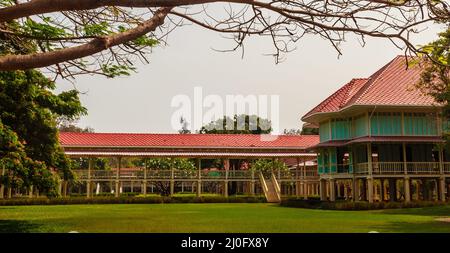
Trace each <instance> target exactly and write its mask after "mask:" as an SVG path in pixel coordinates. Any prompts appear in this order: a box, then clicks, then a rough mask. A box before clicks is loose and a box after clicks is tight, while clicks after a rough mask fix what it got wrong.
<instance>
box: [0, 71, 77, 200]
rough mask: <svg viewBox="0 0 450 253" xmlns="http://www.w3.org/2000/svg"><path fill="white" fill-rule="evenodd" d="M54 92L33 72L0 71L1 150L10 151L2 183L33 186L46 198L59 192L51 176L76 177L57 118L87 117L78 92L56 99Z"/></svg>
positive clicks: (51, 85) (40, 76)
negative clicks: (59, 135)
mask: <svg viewBox="0 0 450 253" xmlns="http://www.w3.org/2000/svg"><path fill="white" fill-rule="evenodd" d="M53 89H55V83H54V82H52V81H51V80H49V79H48V78H46V77H45V76H43V75H42V74H41V73H40V72H38V71H35V70H27V71H10V72H0V122H1V124H2V128H1V129H2V131H3V136H4V137H2V138H5V139H3V140H1V145H2V146H1V147H0V149H2V150H4V152H6V153H5V154H6V155H5V156H1V157H2V158H0V159H1V160H0V163H1V164H3V165H4V166H5V167H6V175H5V177H3V179H2V180H3V181H8V182H9V183H8V184H11V183H12V182H17V183H19V182H20V184H22V185H23V186H25V187H29V186H31V185H33V186H34V187H36V188H35V189H38V190H39V191H40V192H43V193H46V194H48V195H54V194H55V188H54V186H55V183H56V181H55V177H53V176H52V174H55V173H57V172H62V174H63V175H64V178H65V179H69V178H71V177H72V173H71V170H70V169H71V162H70V160H69V159H68V158H67V157H66V156H65V154H64V152H63V150H62V148H61V147H60V145H59V141H58V129H57V128H56V119H57V118H58V117H61V116H64V117H67V118H69V119H75V118H77V117H79V116H81V115H83V114H85V113H86V109H85V108H84V107H82V106H81V103H80V101H79V98H78V92H77V91H75V90H71V91H67V92H62V93H60V94H58V95H55V94H53V93H52V91H53ZM8 140H10V141H8ZM11 150H15V151H11ZM11 152H12V153H11ZM8 154H9V155H8ZM8 157H9V158H8ZM11 157H17V159H16V160H11V159H10V158H11ZM5 159H6V160H5ZM11 161H12V162H13V164H14V166H12V165H13V164H12V163H11Z"/></svg>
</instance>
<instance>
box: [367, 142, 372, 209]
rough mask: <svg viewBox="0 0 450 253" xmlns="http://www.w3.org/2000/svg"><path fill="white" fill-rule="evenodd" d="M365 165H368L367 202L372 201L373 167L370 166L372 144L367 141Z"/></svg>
mask: <svg viewBox="0 0 450 253" xmlns="http://www.w3.org/2000/svg"><path fill="white" fill-rule="evenodd" d="M367 167H368V174H369V176H368V177H367V191H366V193H367V200H368V201H369V203H372V202H373V195H374V194H373V177H372V174H373V167H372V144H371V143H367Z"/></svg>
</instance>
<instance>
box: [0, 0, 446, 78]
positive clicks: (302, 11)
mask: <svg viewBox="0 0 450 253" xmlns="http://www.w3.org/2000/svg"><path fill="white" fill-rule="evenodd" d="M449 13H450V12H449V7H448V2H447V1H444V0H414V1H411V0H399V1H396V0H342V1H322V0H293V1H258V0H224V1H219V2H218V1H216V0H134V1H130V0H78V1H73V0H28V1H14V0H0V40H1V43H0V47H2V46H5V45H6V47H7V48H9V51H7V52H4V53H3V56H0V70H19V69H20V70H23V69H30V68H41V67H47V68H48V69H49V70H50V71H52V72H54V73H56V74H57V75H59V76H62V77H75V76H76V75H78V74H86V73H89V74H92V73H96V74H103V75H106V76H108V77H114V76H117V75H127V74H129V73H130V72H132V71H134V62H135V61H136V60H138V61H139V60H140V61H143V62H148V59H147V53H148V52H149V51H151V49H152V47H154V46H155V45H157V44H158V43H161V42H164V41H165V39H166V37H167V36H166V35H167V34H168V33H170V32H171V31H172V30H173V29H174V28H176V27H178V26H182V25H185V24H186V23H189V24H196V25H198V26H200V27H202V28H204V29H207V30H210V31H214V32H218V33H223V34H226V35H227V36H228V38H229V39H231V40H233V41H235V47H232V48H230V50H237V49H243V47H242V46H243V44H244V41H245V40H246V39H247V38H248V37H250V36H253V35H258V36H267V37H269V38H270V39H271V41H272V43H273V53H272V54H271V55H273V56H274V58H275V60H276V62H278V61H279V60H282V59H283V53H286V52H289V51H291V50H293V49H295V43H296V42H298V41H299V40H301V39H302V38H303V37H304V36H305V35H308V34H312V35H316V36H318V37H321V38H323V39H326V40H328V41H329V42H330V45H331V46H332V47H334V48H335V49H336V50H337V52H338V54H341V49H340V44H341V42H343V41H345V38H346V36H347V34H354V35H356V36H359V38H360V41H361V43H362V44H363V45H364V44H365V38H366V37H367V36H370V37H377V38H386V39H389V40H391V41H392V42H393V43H394V44H395V45H396V46H397V47H399V48H406V49H405V50H406V51H405V54H406V53H408V52H418V51H420V49H417V48H415V47H414V45H413V44H412V43H411V42H410V41H409V38H410V37H412V36H411V34H412V33H418V32H419V31H420V30H421V28H422V27H423V26H425V25H427V24H430V23H432V22H435V21H439V22H448V21H449V20H450V18H449V16H450V14H449ZM11 43H13V44H20V45H21V46H20V47H17V48H16V47H10V46H9V44H11Z"/></svg>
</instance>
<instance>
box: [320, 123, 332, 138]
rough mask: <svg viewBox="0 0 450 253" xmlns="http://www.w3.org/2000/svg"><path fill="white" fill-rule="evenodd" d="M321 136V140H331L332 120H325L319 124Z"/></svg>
mask: <svg viewBox="0 0 450 253" xmlns="http://www.w3.org/2000/svg"><path fill="white" fill-rule="evenodd" d="M319 137H320V142H324V141H328V140H330V122H329V121H324V122H322V123H320V124H319Z"/></svg>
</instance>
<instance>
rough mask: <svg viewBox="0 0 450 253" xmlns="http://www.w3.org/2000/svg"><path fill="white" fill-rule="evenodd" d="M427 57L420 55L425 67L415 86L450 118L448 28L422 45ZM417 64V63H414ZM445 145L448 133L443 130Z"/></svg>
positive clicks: (449, 33) (449, 44)
mask: <svg viewBox="0 0 450 253" xmlns="http://www.w3.org/2000/svg"><path fill="white" fill-rule="evenodd" d="M422 50H423V51H425V52H426V53H427V54H428V57H430V58H431V60H430V59H429V58H427V57H425V56H424V57H422V58H423V59H425V60H424V62H425V63H424V64H425V69H424V71H423V72H422V74H421V77H420V81H419V83H418V84H417V87H418V88H419V89H421V90H422V91H424V92H425V93H427V94H430V95H431V96H433V97H434V98H435V100H436V101H437V102H439V103H441V104H443V105H444V110H443V114H444V116H445V117H447V118H450V103H449V102H450V28H448V29H447V30H446V31H444V32H442V33H440V34H439V39H438V40H436V41H434V42H432V43H430V44H428V45H426V46H424V47H422ZM414 64H417V63H414ZM443 135H444V138H445V139H446V140H447V145H450V141H449V140H450V138H449V137H450V133H448V132H444V133H443Z"/></svg>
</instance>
